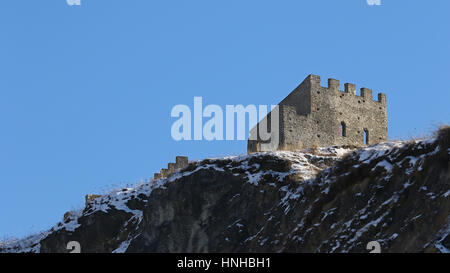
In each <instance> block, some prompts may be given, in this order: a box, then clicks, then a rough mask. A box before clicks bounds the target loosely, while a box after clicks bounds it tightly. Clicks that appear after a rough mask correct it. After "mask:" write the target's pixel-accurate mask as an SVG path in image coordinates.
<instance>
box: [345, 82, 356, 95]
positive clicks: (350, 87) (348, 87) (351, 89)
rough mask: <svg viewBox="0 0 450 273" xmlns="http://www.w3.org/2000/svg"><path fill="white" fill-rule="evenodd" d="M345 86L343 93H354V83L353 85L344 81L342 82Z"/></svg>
mask: <svg viewBox="0 0 450 273" xmlns="http://www.w3.org/2000/svg"><path fill="white" fill-rule="evenodd" d="M344 86H345V90H344V91H345V93H349V94H352V95H356V85H354V84H353V83H346V84H344Z"/></svg>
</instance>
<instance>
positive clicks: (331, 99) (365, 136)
mask: <svg viewBox="0 0 450 273" xmlns="http://www.w3.org/2000/svg"><path fill="white" fill-rule="evenodd" d="M278 110H279V112H278V115H277V116H278V121H279V122H278V125H277V126H278V127H279V128H278V130H279V141H278V142H279V143H278V144H277V145H276V146H273V147H270V145H261V144H263V143H265V142H264V141H262V140H260V137H259V134H258V135H257V136H256V137H255V133H256V132H257V130H258V128H259V126H260V124H261V122H260V123H258V124H257V125H256V126H255V127H254V128H253V129H252V130H251V132H250V136H251V139H253V140H250V139H249V140H248V144H247V150H248V152H257V151H268V150H295V149H299V148H308V147H313V146H320V147H324V146H332V145H339V146H340V145H357V146H362V145H371V144H375V143H378V142H383V141H387V112H386V95H385V94H383V93H379V94H378V100H376V101H375V100H373V98H372V90H370V89H368V88H361V95H360V96H358V95H356V87H355V85H354V84H350V83H346V84H345V90H344V91H341V90H340V89H339V81H338V80H335V79H328V87H323V86H321V85H320V76H317V75H309V76H308V77H306V79H305V80H304V81H303V82H302V83H301V84H300V85H299V86H298V87H297V88H295V89H294V91H292V92H291V93H290V94H289V95H288V96H287V97H286V98H284V99H283V100H282V101H281V102H280V103H279V104H278ZM272 112H273V111H272ZM272 112H271V113H269V114H268V115H267V116H266V117H265V118H264V119H263V120H268V122H267V123H268V125H267V126H268V131H269V132H272V133H273V132H274V131H272V129H271V128H270V119H271V115H272ZM274 116H275V115H274ZM273 129H275V130H276V129H277V128H273ZM252 136H253V137H252ZM263 147H264V148H263ZM274 147H276V148H274Z"/></svg>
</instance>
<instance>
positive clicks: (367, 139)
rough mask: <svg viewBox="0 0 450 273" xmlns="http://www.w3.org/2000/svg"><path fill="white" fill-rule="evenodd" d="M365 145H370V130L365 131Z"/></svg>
mask: <svg viewBox="0 0 450 273" xmlns="http://www.w3.org/2000/svg"><path fill="white" fill-rule="evenodd" d="M364 144H365V145H369V130H367V129H364Z"/></svg>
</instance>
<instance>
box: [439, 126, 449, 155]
mask: <svg viewBox="0 0 450 273" xmlns="http://www.w3.org/2000/svg"><path fill="white" fill-rule="evenodd" d="M436 141H437V143H438V144H439V146H440V147H441V148H443V149H447V148H449V147H450V126H448V125H442V126H441V127H440V128H439V130H438V131H437V132H436Z"/></svg>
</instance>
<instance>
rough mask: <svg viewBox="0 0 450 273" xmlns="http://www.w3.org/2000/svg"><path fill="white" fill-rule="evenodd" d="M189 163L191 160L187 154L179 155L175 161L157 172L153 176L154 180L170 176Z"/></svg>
mask: <svg viewBox="0 0 450 273" xmlns="http://www.w3.org/2000/svg"><path fill="white" fill-rule="evenodd" d="M188 164H189V160H188V157H187V156H177V157H176V158H175V163H168V164H167V168H162V169H161V171H160V172H159V173H155V174H154V176H153V180H156V179H160V178H165V177H168V176H169V175H171V174H173V173H175V172H176V171H178V170H181V169H183V168H184V167H187V165H188Z"/></svg>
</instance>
